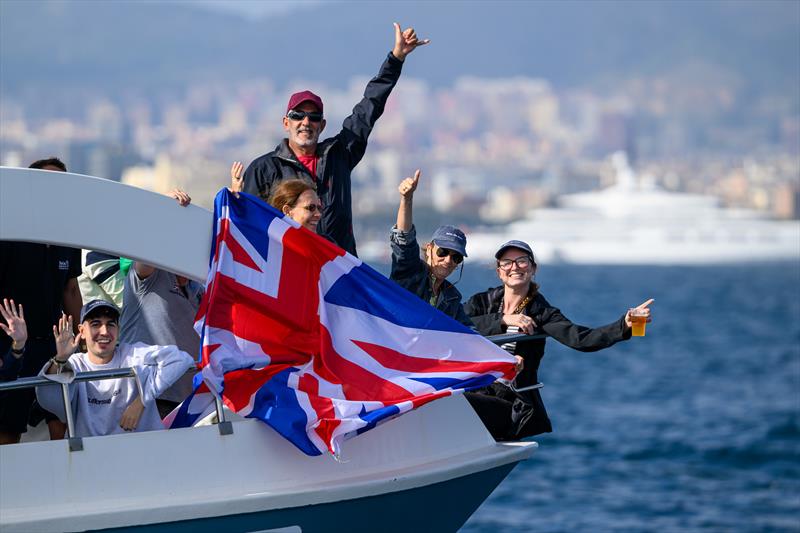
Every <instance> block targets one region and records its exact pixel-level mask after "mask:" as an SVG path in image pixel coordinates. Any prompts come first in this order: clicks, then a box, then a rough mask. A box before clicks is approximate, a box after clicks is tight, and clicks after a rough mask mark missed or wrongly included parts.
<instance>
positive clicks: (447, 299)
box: [389, 226, 474, 328]
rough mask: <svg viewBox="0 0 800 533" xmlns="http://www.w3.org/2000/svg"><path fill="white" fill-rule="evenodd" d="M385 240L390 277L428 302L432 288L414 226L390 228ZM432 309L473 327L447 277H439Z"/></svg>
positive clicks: (456, 291) (458, 295) (456, 290)
mask: <svg viewBox="0 0 800 533" xmlns="http://www.w3.org/2000/svg"><path fill="white" fill-rule="evenodd" d="M389 241H390V243H391V246H392V273H391V276H390V277H391V279H392V281H394V282H396V283H397V284H398V285H400V286H401V287H403V288H404V289H406V290H408V291H409V292H413V293H414V294H416V295H417V296H419V297H420V298H422V299H423V300H425V301H426V302H430V300H431V296H433V289H432V288H431V281H430V274H429V273H428V266H427V265H426V264H425V262H424V261H423V260H422V258H420V252H419V244H418V243H417V230H416V229H415V228H414V226H411V231H408V232H405V231H400V230H398V229H397V228H392V233H391V235H390V236H389ZM436 309H438V310H439V311H441V312H443V313H444V314H446V315H447V316H449V317H452V318H454V319H456V320H458V321H459V322H461V323H462V324H464V325H465V326H467V327H468V328H474V326H473V324H472V321H471V320H470V319H469V317H468V316H467V315H466V313H464V307H463V306H462V305H461V293H460V292H459V291H458V289H456V288H455V287H454V286H453V284H452V283H450V282H449V281H447V280H444V281H442V286H441V288H440V289H439V295H438V296H437V298H436Z"/></svg>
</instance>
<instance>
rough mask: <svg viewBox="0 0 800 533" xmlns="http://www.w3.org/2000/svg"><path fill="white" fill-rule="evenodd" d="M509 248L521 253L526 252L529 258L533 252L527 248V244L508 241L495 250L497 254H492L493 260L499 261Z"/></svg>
mask: <svg viewBox="0 0 800 533" xmlns="http://www.w3.org/2000/svg"><path fill="white" fill-rule="evenodd" d="M509 248H519V249H520V250H522V251H523V252H526V253H527V254H528V255H529V256H531V257H533V250H531V247H530V246H528V243H526V242H522V241H508V242H507V243H505V244H504V245H503V246H501V247H500V248H499V249H498V250H497V253H496V254H494V258H495V259H500V256H502V255H503V254H504V253H505V251H506V250H508V249H509ZM534 262H535V261H534Z"/></svg>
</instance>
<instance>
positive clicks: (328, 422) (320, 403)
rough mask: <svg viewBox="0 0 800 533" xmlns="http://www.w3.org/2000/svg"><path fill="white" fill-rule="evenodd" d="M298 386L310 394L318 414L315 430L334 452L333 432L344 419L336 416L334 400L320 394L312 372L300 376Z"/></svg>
mask: <svg viewBox="0 0 800 533" xmlns="http://www.w3.org/2000/svg"><path fill="white" fill-rule="evenodd" d="M297 388H298V390H301V391H303V392H305V393H306V394H307V395H308V401H309V402H310V403H311V408H312V409H313V410H314V413H315V414H316V416H317V426H316V427H315V428H314V431H315V432H316V433H317V435H319V437H320V438H321V439H322V441H323V442H325V443H326V444H328V449H329V450H330V452H331V453H334V451H333V449H331V447H330V446H331V444H330V443H331V442H332V441H333V432H334V431H335V430H336V428H337V427H339V425H340V424H341V423H342V421H341V420H339V419H338V418H336V411H335V410H334V408H333V402H332V401H331V399H330V398H327V397H323V396H320V394H319V381H318V380H317V378H315V377H314V376H312V375H310V374H303V375H302V376H300V379H299V382H298V386H297Z"/></svg>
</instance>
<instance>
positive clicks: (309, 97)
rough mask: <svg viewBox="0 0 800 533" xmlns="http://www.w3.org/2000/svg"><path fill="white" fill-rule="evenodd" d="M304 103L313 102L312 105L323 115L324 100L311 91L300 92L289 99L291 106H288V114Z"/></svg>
mask: <svg viewBox="0 0 800 533" xmlns="http://www.w3.org/2000/svg"><path fill="white" fill-rule="evenodd" d="M303 102H311V103H312V104H314V105H315V106H317V109H319V112H320V113H322V111H323V110H322V98H320V97H319V96H317V95H316V94H314V93H312V92H311V91H300V92H299V93H294V94H293V95H292V96H291V97H290V98H289V104H288V105H287V106H286V112H287V113H288V112H289V111H291V110H292V109H294V108H295V107H297V106H299V105H300V104H302V103H303Z"/></svg>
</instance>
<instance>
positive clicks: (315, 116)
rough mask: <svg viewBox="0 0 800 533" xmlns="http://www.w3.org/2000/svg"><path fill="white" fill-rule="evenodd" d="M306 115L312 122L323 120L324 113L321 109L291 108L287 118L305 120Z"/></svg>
mask: <svg viewBox="0 0 800 533" xmlns="http://www.w3.org/2000/svg"><path fill="white" fill-rule="evenodd" d="M306 117H308V120H309V121H310V122H319V121H321V120H322V113H320V112H319V111H296V110H294V109H290V110H289V112H288V113H286V118H289V119H291V120H303V119H304V118H306Z"/></svg>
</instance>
